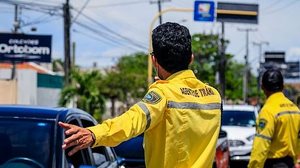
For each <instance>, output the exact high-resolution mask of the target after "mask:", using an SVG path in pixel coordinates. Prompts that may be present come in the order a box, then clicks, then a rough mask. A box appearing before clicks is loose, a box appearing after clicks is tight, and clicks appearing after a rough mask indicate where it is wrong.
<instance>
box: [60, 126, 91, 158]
mask: <svg viewBox="0 0 300 168" xmlns="http://www.w3.org/2000/svg"><path fill="white" fill-rule="evenodd" d="M58 125H59V126H61V127H62V128H64V129H66V131H65V135H66V137H67V138H66V139H65V140H64V142H63V145H62V148H63V149H68V148H70V147H72V146H74V147H73V148H72V149H71V151H70V152H68V155H69V156H71V155H73V154H74V153H76V152H77V151H79V150H81V149H84V148H87V147H89V146H92V144H94V141H95V140H94V138H93V135H92V134H93V133H92V132H91V131H89V130H88V129H86V128H81V127H78V126H76V125H72V124H67V123H63V122H59V123H58Z"/></svg>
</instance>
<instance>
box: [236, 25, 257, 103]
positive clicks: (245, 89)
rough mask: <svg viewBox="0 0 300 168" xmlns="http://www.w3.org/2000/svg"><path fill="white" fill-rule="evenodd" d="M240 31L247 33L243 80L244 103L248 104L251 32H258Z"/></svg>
mask: <svg viewBox="0 0 300 168" xmlns="http://www.w3.org/2000/svg"><path fill="white" fill-rule="evenodd" d="M238 30H239V31H245V32H246V55H245V70H244V79H243V101H244V103H246V101H247V98H248V81H249V70H250V68H249V63H248V57H249V32H250V31H257V30H256V29H251V28H247V29H238Z"/></svg>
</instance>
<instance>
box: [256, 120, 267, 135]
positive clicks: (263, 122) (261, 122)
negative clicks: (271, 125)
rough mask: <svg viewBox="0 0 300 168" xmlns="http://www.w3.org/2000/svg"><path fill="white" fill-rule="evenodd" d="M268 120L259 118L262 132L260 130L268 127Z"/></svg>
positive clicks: (259, 126) (259, 127) (259, 128)
mask: <svg viewBox="0 0 300 168" xmlns="http://www.w3.org/2000/svg"><path fill="white" fill-rule="evenodd" d="M267 123H268V122H267V120H266V119H263V118H262V119H260V120H259V122H258V127H257V128H258V131H259V132H260V131H262V130H263V129H264V128H265V127H266V125H267Z"/></svg>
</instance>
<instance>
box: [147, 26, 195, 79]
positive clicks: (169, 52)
mask: <svg viewBox="0 0 300 168" xmlns="http://www.w3.org/2000/svg"><path fill="white" fill-rule="evenodd" d="M152 46H153V54H154V57H155V58H156V60H157V62H158V63H159V65H160V66H162V67H163V68H164V69H165V70H166V71H168V72H169V73H175V72H178V71H181V70H185V69H188V66H189V63H190V62H191V57H192V46H191V35H190V33H189V30H188V29H187V28H186V27H184V26H182V25H179V24H177V23H170V22H167V23H164V24H161V25H159V26H158V27H156V28H155V29H154V30H153V32H152Z"/></svg>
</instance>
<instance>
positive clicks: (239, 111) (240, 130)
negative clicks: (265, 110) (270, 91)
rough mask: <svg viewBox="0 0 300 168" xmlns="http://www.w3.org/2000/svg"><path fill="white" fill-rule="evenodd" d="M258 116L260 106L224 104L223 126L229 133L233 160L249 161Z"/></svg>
mask: <svg viewBox="0 0 300 168" xmlns="http://www.w3.org/2000/svg"><path fill="white" fill-rule="evenodd" d="M257 116H258V108H257V107H255V106H250V105H224V106H223V113H222V128H223V129H224V130H225V131H226V132H227V134H228V140H229V150H230V157H231V160H232V161H249V159H250V153H251V149H252V144H253V139H254V136H255V122H256V118H257Z"/></svg>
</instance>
